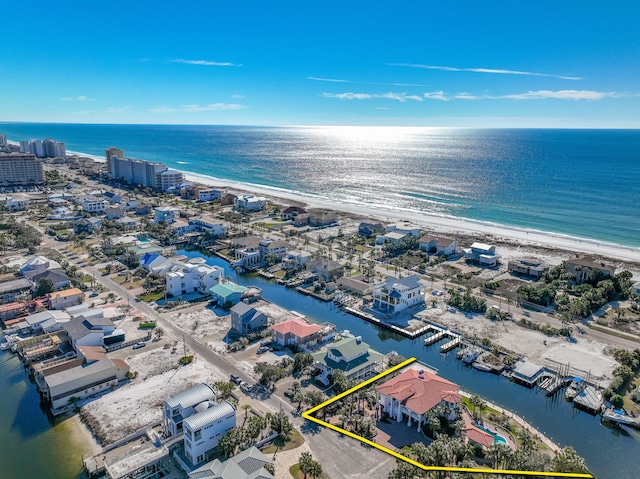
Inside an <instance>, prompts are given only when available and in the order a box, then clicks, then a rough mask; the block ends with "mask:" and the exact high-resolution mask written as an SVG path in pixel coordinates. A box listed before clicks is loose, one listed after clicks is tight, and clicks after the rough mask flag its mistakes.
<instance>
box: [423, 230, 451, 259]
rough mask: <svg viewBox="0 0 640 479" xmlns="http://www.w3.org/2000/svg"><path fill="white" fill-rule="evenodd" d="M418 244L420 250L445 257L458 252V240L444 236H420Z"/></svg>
mask: <svg viewBox="0 0 640 479" xmlns="http://www.w3.org/2000/svg"><path fill="white" fill-rule="evenodd" d="M418 246H419V248H420V249H421V250H422V251H426V252H427V253H430V254H437V255H442V256H445V257H448V256H451V255H454V254H457V253H458V242H457V241H456V240H455V239H451V238H445V237H444V236H431V235H428V234H427V235H424V236H423V237H422V238H420V240H419V242H418Z"/></svg>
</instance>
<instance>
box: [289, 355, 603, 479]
mask: <svg viewBox="0 0 640 479" xmlns="http://www.w3.org/2000/svg"><path fill="white" fill-rule="evenodd" d="M414 361H416V358H411V359H407V360H406V361H404V362H402V363H400V364H398V365H397V366H394V367H392V368H390V369H387V370H386V371H384V372H382V373H380V374H378V375H377V376H374V377H372V378H371V379H367V380H366V381H364V382H363V383H360V384H358V385H357V386H355V387H352V388H351V389H349V390H348V391H345V392H343V393H342V394H338V395H337V396H335V397H333V398H331V399H329V400H328V401H325V402H323V403H322V404H320V405H318V406H315V407H313V408H311V409H309V410H308V411H305V412H303V413H302V417H303V418H305V419H307V420H309V421H312V422H315V423H316V424H319V425H321V426H324V427H327V428H329V429H333V430H334V431H337V432H339V433H340V434H345V435H347V436H349V437H352V438H354V439H357V440H358V441H360V442H362V443H364V444H367V445H368V446H371V447H375V448H376V449H379V450H380V451H382V452H385V453H387V454H389V455H391V456H393V457H395V458H396V459H401V460H403V461H405V462H408V463H409V464H412V465H413V466H416V467H418V468H420V469H423V470H425V471H450V472H473V473H484V474H512V475H521V476H538V477H540V476H544V477H584V478H590V479H593V476H592V475H591V474H583V473H574V472H548V471H517V470H509V469H480V468H468V467H436V466H425V465H424V464H420V463H419V462H416V461H414V460H413V459H410V458H408V457H406V456H403V455H402V454H399V453H397V452H396V451H392V450H391V449H388V448H386V447H384V446H381V445H380V444H376V443H375V442H373V441H370V440H368V439H366V438H364V437H361V436H358V435H357V434H354V433H352V432H349V431H347V430H345V429H342V428H340V427H338V426H335V425H333V424H330V423H328V422H325V421H323V420H321V419H318V418H316V417H313V416H312V414H313V413H315V412H317V411H319V410H320V409H322V408H324V407H325V406H328V405H329V404H331V403H333V402H335V401H338V400H340V399H342V398H343V397H345V396H348V395H349V394H352V393H354V392H356V391H357V390H358V389H361V388H363V387H365V386H367V385H369V384H371V383H372V382H374V381H377V380H378V379H381V378H383V377H385V376H386V375H388V374H391V373H392V372H394V371H397V370H398V369H402V368H404V367H405V366H408V365H409V364H411V363H413V362H414Z"/></svg>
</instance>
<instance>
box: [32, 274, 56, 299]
mask: <svg viewBox="0 0 640 479" xmlns="http://www.w3.org/2000/svg"><path fill="white" fill-rule="evenodd" d="M55 289H56V285H55V284H54V283H53V281H51V280H50V279H49V278H42V279H41V280H40V282H39V283H38V288H37V289H36V298H37V297H40V296H44V295H45V294H49V293H52V292H53V291H55Z"/></svg>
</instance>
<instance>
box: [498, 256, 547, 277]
mask: <svg viewBox="0 0 640 479" xmlns="http://www.w3.org/2000/svg"><path fill="white" fill-rule="evenodd" d="M507 270H508V271H509V272H510V273H513V274H518V275H522V276H529V277H531V278H536V279H539V278H541V277H542V275H544V272H545V271H548V270H549V267H548V266H545V265H544V264H543V263H542V261H538V260H535V259H514V260H509V262H508V263H507Z"/></svg>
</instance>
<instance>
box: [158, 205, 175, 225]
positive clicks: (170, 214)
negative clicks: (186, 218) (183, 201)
mask: <svg viewBox="0 0 640 479" xmlns="http://www.w3.org/2000/svg"><path fill="white" fill-rule="evenodd" d="M154 211H155V213H156V218H155V220H154V221H155V222H156V223H160V222H161V221H164V222H165V223H167V224H171V223H173V222H175V221H176V220H177V219H178V218H180V210H179V209H178V208H174V207H173V206H159V207H157V208H154Z"/></svg>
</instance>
